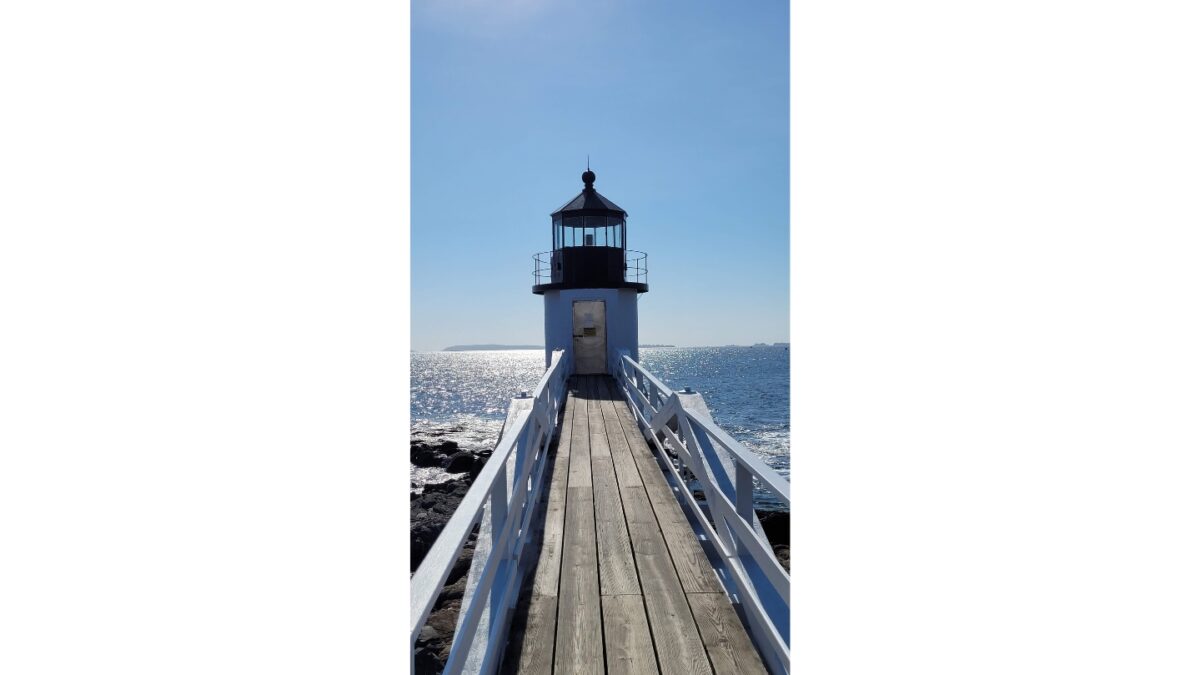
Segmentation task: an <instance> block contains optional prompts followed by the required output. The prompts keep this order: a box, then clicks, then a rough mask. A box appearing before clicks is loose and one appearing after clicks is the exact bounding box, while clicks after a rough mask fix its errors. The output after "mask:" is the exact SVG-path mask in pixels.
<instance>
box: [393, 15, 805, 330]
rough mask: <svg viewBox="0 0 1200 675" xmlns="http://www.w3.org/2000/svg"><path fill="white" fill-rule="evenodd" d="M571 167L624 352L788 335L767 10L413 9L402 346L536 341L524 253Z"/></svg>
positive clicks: (780, 116) (784, 123)
mask: <svg viewBox="0 0 1200 675" xmlns="http://www.w3.org/2000/svg"><path fill="white" fill-rule="evenodd" d="M589 154H590V155H591V166H592V170H593V171H595V172H596V189H597V190H598V191H599V192H600V193H601V194H603V195H604V196H606V197H608V198H609V199H611V200H612V201H614V202H616V203H617V204H619V205H620V206H621V207H622V208H624V209H625V210H626V211H627V212H628V213H629V220H628V232H629V234H628V236H629V243H628V247H629V248H631V249H636V250H640V251H645V252H647V253H648V256H649V257H648V263H649V270H650V271H649V283H650V292H649V293H646V294H644V295H642V296H641V299H640V311H639V324H640V325H639V328H640V339H641V342H642V343H667V344H675V345H680V346H691V345H722V344H751V343H755V342H782V341H786V340H788V339H789V336H788V8H787V3H786V1H785V0H772V1H768V2H754V3H731V2H713V1H709V0H704V1H692V2H653V3H650V2H637V1H635V0H618V1H616V2H603V3H600V2H592V3H584V2H574V1H562V0H558V1H553V2H552V1H550V0H514V1H509V2H501V1H496V2H484V1H482V0H443V1H436V2H433V1H424V0H415V1H414V3H413V14H412V348H413V349H415V350H418V351H426V350H437V349H441V348H443V347H445V346H447V345H453V344H475V343H502V344H541V343H542V340H543V323H542V319H543V312H542V298H541V297H540V296H536V295H533V294H532V292H531V290H530V288H531V286H532V284H533V277H532V271H533V261H532V255H533V254H534V253H536V252H539V251H545V250H548V249H550V248H551V240H550V213H551V212H552V211H554V210H556V209H557V208H558V207H560V206H561V205H563V204H564V203H565V202H567V201H568V200H570V199H571V198H573V197H574V196H575V195H576V194H578V193H579V191H580V190H581V189H582V187H583V184H582V183H581V181H580V174H581V173H582V172H583V170H584V168H585V160H586V158H587V156H588V155H589Z"/></svg>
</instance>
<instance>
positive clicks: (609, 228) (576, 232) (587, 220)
mask: <svg viewBox="0 0 1200 675" xmlns="http://www.w3.org/2000/svg"><path fill="white" fill-rule="evenodd" d="M551 237H552V239H553V242H554V250H556V251H557V250H559V249H562V248H568V247H574V246H604V247H609V248H625V219H624V218H623V217H621V216H570V217H567V218H563V217H562V216H555V217H554V219H553V221H552V225H551Z"/></svg>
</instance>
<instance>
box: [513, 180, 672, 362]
mask: <svg viewBox="0 0 1200 675" xmlns="http://www.w3.org/2000/svg"><path fill="white" fill-rule="evenodd" d="M595 182H596V174H594V173H592V171H591V169H588V170H587V171H585V172H584V173H583V192H580V193H579V195H578V196H576V197H575V198H574V199H572V200H571V201H569V202H567V203H566V204H565V205H564V206H563V207H562V208H560V209H559V210H557V211H555V212H554V213H552V214H551V215H550V222H551V224H550V229H551V239H552V241H553V246H554V248H553V250H551V251H547V252H545V253H538V254H536V255H534V256H533V258H534V272H533V277H534V283H533V292H534V293H536V294H538V295H541V296H542V297H543V298H544V299H545V304H546V366H547V367H549V365H550V355H551V354H552V353H553V352H554V350H556V349H562V350H565V351H566V353H567V356H569V357H570V358H571V363H572V372H573V374H577V375H588V374H597V373H610V374H611V373H615V372H616V369H617V368H618V358H619V357H618V354H620V353H621V351H622V350H627V351H628V352H629V354H630V356H632V357H633V358H634V359H635V360H636V359H637V357H638V309H637V301H638V295H639V294H641V293H645V292H646V291H648V290H649V285H648V284H647V282H646V254H645V253H642V252H640V251H631V250H629V249H628V248H626V243H627V238H626V231H625V219H626V217H627V215H628V214H626V213H625V210H624V209H622V208H621V207H619V206H617V205H616V204H614V203H612V202H611V201H609V200H608V199H606V198H605V197H604V196H603V195H601V194H600V193H599V192H596V188H594V187H592V185H593V183H595Z"/></svg>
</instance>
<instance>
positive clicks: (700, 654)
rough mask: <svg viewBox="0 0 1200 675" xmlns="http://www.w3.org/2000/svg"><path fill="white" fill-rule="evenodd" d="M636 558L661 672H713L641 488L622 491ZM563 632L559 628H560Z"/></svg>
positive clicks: (643, 490) (655, 521) (647, 500)
mask: <svg viewBox="0 0 1200 675" xmlns="http://www.w3.org/2000/svg"><path fill="white" fill-rule="evenodd" d="M621 499H622V501H623V502H624V504H625V513H626V521H627V523H628V526H629V535H630V538H631V539H632V541H633V552H634V560H635V561H636V562H637V569H638V576H639V577H640V579H641V583H642V592H643V593H644V594H645V600H646V610H647V613H648V615H649V624H650V630H651V632H652V633H653V635H654V649H655V651H656V652H657V654H658V663H659V667H660V668H661V670H662V672H663V673H671V674H673V673H685V674H689V675H690V674H694V673H711V672H712V670H711V669H710V668H709V665H708V658H707V657H706V656H705V652H704V643H703V642H702V641H701V639H700V633H699V631H698V629H697V628H696V623H695V621H694V620H693V619H692V613H691V609H690V608H689V606H688V603H687V598H686V596H685V595H684V592H683V588H682V587H681V586H680V583H679V576H678V575H677V574H676V572H675V567H674V565H672V563H671V558H670V555H669V553H668V552H667V547H666V543H665V542H664V541H663V538H662V535H661V534H660V533H659V531H658V525H657V520H656V519H655V517H654V515H653V511H652V507H651V505H650V500H649V499H648V498H647V497H646V491H645V489H644V488H639V487H628V488H621ZM560 630H561V629H560Z"/></svg>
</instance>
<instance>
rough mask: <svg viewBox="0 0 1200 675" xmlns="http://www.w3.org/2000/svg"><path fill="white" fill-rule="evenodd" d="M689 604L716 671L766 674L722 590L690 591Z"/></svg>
mask: <svg viewBox="0 0 1200 675" xmlns="http://www.w3.org/2000/svg"><path fill="white" fill-rule="evenodd" d="M688 604H689V605H690V606H691V608H692V615H693V616H694V617H695V620H696V625H697V626H698V627H699V628H700V638H701V639H702V640H703V641H704V649H705V650H706V651H707V652H708V658H709V660H710V661H711V662H712V666H713V670H714V671H715V672H716V673H717V675H726V674H727V673H728V674H730V675H734V674H736V675H767V669H766V668H765V667H763V663H762V659H761V658H760V657H759V655H758V650H757V649H755V647H754V643H752V642H751V641H750V636H749V635H747V634H746V629H745V627H744V626H742V620H741V619H740V618H738V615H737V612H736V611H734V609H733V605H732V604H730V602H729V598H728V597H727V596H726V595H725V594H724V593H689V594H688Z"/></svg>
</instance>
